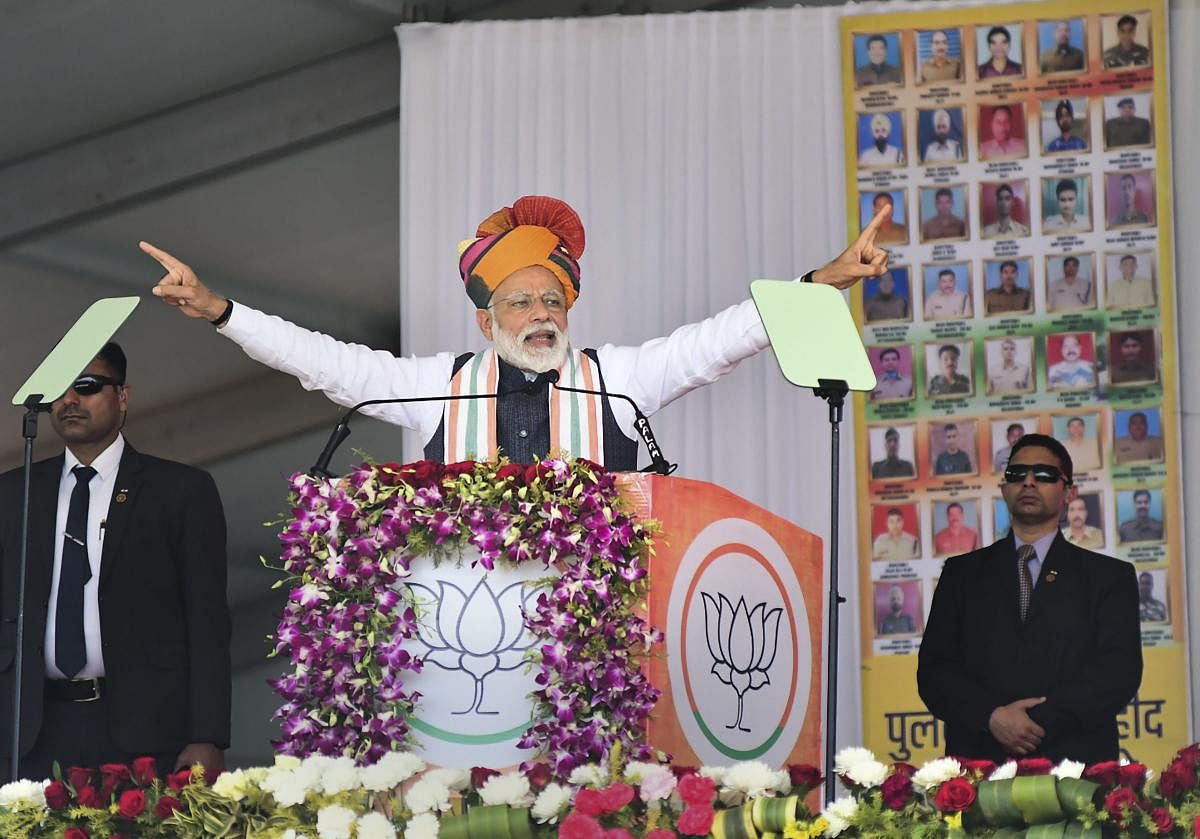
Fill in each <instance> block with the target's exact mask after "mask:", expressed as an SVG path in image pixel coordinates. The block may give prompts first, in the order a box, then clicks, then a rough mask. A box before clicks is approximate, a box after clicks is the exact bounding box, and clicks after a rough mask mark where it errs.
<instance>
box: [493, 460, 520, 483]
mask: <svg viewBox="0 0 1200 839" xmlns="http://www.w3.org/2000/svg"><path fill="white" fill-rule="evenodd" d="M524 477H525V467H524V466H519V465H517V464H516V463H506V464H504V465H503V466H501V467H500V468H499V469H497V470H496V483H500V482H502V481H508V480H513V481H516V480H520V479H523V478H524Z"/></svg>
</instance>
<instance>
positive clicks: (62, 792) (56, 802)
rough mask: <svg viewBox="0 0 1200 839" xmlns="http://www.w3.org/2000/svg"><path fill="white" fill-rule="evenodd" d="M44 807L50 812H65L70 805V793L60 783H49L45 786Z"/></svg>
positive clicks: (65, 786) (64, 785)
mask: <svg viewBox="0 0 1200 839" xmlns="http://www.w3.org/2000/svg"><path fill="white" fill-rule="evenodd" d="M45 793H46V806H47V807H49V808H50V809H51V810H65V809H67V805H68V804H70V803H71V791H70V790H68V789H67V785H66V784H64V783H63V782H62V781H51V782H50V783H48V784H47V785H46V790H45Z"/></svg>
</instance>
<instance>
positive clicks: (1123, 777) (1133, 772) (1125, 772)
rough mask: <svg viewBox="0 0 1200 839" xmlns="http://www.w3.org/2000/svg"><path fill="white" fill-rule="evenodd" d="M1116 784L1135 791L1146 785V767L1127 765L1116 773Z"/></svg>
mask: <svg viewBox="0 0 1200 839" xmlns="http://www.w3.org/2000/svg"><path fill="white" fill-rule="evenodd" d="M1117 783H1119V784H1120V785H1121V786H1123V787H1129V788H1130V789H1131V790H1134V791H1137V790H1140V789H1141V788H1142V784H1144V783H1146V767H1145V765H1144V764H1141V763H1127V764H1125V765H1124V766H1122V767H1121V768H1120V769H1119V770H1118V771H1117Z"/></svg>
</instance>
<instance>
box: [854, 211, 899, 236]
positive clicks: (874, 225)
mask: <svg viewBox="0 0 1200 839" xmlns="http://www.w3.org/2000/svg"><path fill="white" fill-rule="evenodd" d="M891 214H892V207H891V205H890V204H889V205H885V206H883V207H881V208H880V209H879V212H877V213H876V214H875V218H873V219H871V221H870V223H869V224H868V225H867V226H866V227H864V228H863V232H862V233H861V234H859V237H858V241H860V242H862V241H864V240H867V241H871V242H873V241H875V234H876V233H878V232H879V228H880V227H881V226H882V225H883V222H884V220H885V219H886V218H887V217H888V216H890V215H891ZM867 236H870V239H867Z"/></svg>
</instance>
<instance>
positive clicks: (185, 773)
mask: <svg viewBox="0 0 1200 839" xmlns="http://www.w3.org/2000/svg"><path fill="white" fill-rule="evenodd" d="M191 782H192V770H191V769H190V768H186V767H185V768H183V769H180V770H179V771H178V772H172V773H171V774H170V775H168V776H167V786H169V787H170V788H171V789H173V790H175V792H179V791H180V790H182V789H183V788H184V787H186V786H187V785H188V784H190V783H191Z"/></svg>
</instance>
